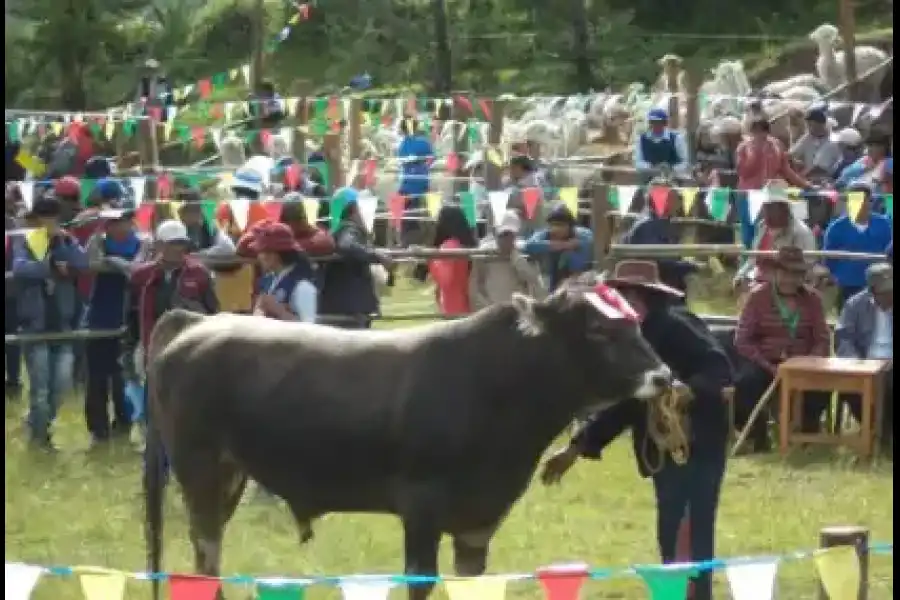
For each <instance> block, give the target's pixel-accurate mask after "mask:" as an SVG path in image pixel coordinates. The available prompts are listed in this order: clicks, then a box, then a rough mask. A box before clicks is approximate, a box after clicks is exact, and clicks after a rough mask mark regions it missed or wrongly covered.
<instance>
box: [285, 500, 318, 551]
mask: <svg viewBox="0 0 900 600" xmlns="http://www.w3.org/2000/svg"><path fill="white" fill-rule="evenodd" d="M288 506H289V507H290V509H291V514H292V515H294V522H295V523H296V524H297V531H298V532H299V533H300V545H301V546H302V545H304V544H306V543H307V542H310V541H312V539H313V537H314V533H313V519H314V516H313V515H311V514H310V513H309V511H307V510H306V507H304V506H302V505H300V504H297V503H296V502H294V503H289V504H288Z"/></svg>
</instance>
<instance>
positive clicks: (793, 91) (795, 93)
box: [780, 85, 822, 102]
mask: <svg viewBox="0 0 900 600" xmlns="http://www.w3.org/2000/svg"><path fill="white" fill-rule="evenodd" d="M780 95H781V97H782V98H783V99H785V100H800V101H805V102H815V101H816V100H820V99H821V98H822V94H820V93H819V90H817V89H816V88H813V87H809V86H805V85H796V86H793V87H790V88H787V89H785V90H782V91H781V94H780Z"/></svg>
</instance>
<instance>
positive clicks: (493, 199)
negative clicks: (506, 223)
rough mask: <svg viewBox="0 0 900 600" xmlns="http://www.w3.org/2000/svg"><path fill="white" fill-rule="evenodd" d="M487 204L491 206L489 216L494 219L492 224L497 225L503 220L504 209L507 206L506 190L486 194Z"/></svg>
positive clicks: (507, 196) (507, 193)
mask: <svg viewBox="0 0 900 600" xmlns="http://www.w3.org/2000/svg"><path fill="white" fill-rule="evenodd" d="M488 202H489V203H490V205H491V215H493V217H494V223H499V222H500V221H502V220H503V215H504V214H505V213H506V207H507V206H509V192H508V191H506V190H499V191H495V192H488Z"/></svg>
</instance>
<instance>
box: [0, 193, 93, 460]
mask: <svg viewBox="0 0 900 600" xmlns="http://www.w3.org/2000/svg"><path fill="white" fill-rule="evenodd" d="M61 214H62V206H61V205H60V202H59V200H57V199H56V198H47V197H44V198H40V199H38V200H36V201H35V202H34V205H33V207H32V210H31V216H32V217H33V218H34V221H35V224H36V226H37V229H36V230H35V231H32V232H28V233H26V234H25V235H23V236H21V237H16V238H14V239H13V240H12V242H11V246H12V248H11V251H12V257H13V259H12V277H13V280H14V281H15V282H16V307H17V309H18V315H17V317H18V325H19V331H21V332H23V333H33V334H40V333H62V332H65V331H70V330H71V329H72V327H73V324H74V323H75V321H76V319H75V316H76V311H77V310H78V306H79V302H78V291H77V289H76V276H77V275H78V273H79V271H84V270H86V269H87V267H88V261H87V254H86V253H85V251H84V248H82V247H81V246H80V245H79V243H78V241H77V240H76V239H75V238H74V237H73V236H72V235H71V234H69V233H67V232H66V231H64V230H63V229H62V228H61V227H60V215H61ZM40 230H43V232H41V231H40ZM22 350H23V353H24V356H25V366H26V368H27V370H28V382H29V385H28V396H29V410H28V417H27V423H28V428H29V430H30V433H31V438H30V441H31V443H33V444H34V445H36V446H37V447H38V448H41V449H44V450H53V449H54V446H53V442H52V439H51V431H50V429H51V425H52V424H53V421H54V419H55V418H56V412H57V409H58V408H59V404H60V401H61V400H62V397H63V394H65V393H66V392H67V391H68V389H69V387H70V385H71V381H72V365H73V362H74V356H73V352H72V343H71V342H33V343H29V344H25V345H24V346H23V348H22Z"/></svg>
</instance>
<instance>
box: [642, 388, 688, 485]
mask: <svg viewBox="0 0 900 600" xmlns="http://www.w3.org/2000/svg"><path fill="white" fill-rule="evenodd" d="M686 400H688V398H685V397H683V396H682V395H679V393H678V390H677V389H675V388H672V389H671V390H670V391H669V392H667V393H666V394H665V395H664V396H662V397H660V398H657V399H656V400H651V401H650V404H649V406H648V407H647V437H646V438H645V439H644V446H643V459H644V464H645V465H647V469H648V470H649V471H650V472H651V473H657V472H659V470H660V469H662V467H663V464H664V462H665V455H666V454H667V453H668V454H671V455H672V460H673V461H674V462H675V464H676V465H683V464H685V463H687V460H688V457H689V455H690V433H689V431H688V423H687V416H686V415H684V414H683V410H684V408H685V407H684V406H683V405H684V404H685V401H686ZM650 440H652V441H653V445H654V446H656V462H655V463H654V462H651V460H650V452H651V448H650Z"/></svg>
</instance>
